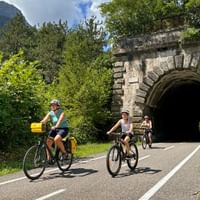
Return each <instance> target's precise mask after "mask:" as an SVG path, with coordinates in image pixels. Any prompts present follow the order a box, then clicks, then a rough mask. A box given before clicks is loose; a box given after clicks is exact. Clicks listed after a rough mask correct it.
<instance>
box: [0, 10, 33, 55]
mask: <svg viewBox="0 0 200 200" xmlns="http://www.w3.org/2000/svg"><path fill="white" fill-rule="evenodd" d="M35 32H36V28H35V27H31V26H30V25H29V24H28V23H27V21H26V20H25V18H24V16H23V15H22V14H20V13H19V14H17V15H16V16H15V17H14V18H12V19H11V20H10V21H9V22H8V23H7V24H6V25H5V26H4V27H3V28H1V29H0V49H1V51H3V52H4V57H5V58H9V56H10V55H14V54H16V53H18V52H19V50H20V49H23V50H24V52H25V57H26V58H28V59H29V58H31V52H30V49H31V48H34V45H35V44H34V41H35Z"/></svg>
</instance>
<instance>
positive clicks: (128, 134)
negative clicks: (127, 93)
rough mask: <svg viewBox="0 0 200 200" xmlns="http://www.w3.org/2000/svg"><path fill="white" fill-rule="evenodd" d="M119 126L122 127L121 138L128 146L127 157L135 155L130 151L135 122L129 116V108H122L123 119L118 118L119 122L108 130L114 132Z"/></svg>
mask: <svg viewBox="0 0 200 200" xmlns="http://www.w3.org/2000/svg"><path fill="white" fill-rule="evenodd" d="M119 127H121V132H122V136H121V139H122V142H123V143H124V145H125V147H126V152H127V157H132V156H133V155H132V153H131V151H130V146H129V141H130V139H131V138H132V136H133V123H132V121H131V118H130V117H129V111H128V110H122V112H121V119H120V120H118V122H117V123H116V124H115V125H114V126H113V127H112V128H111V129H110V130H109V131H108V132H107V134H110V133H112V132H113V131H115V130H116V129H117V128H119Z"/></svg>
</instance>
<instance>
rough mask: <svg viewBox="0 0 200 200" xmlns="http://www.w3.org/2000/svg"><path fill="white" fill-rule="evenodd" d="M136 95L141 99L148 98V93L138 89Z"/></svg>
mask: <svg viewBox="0 0 200 200" xmlns="http://www.w3.org/2000/svg"><path fill="white" fill-rule="evenodd" d="M136 95H137V96H140V97H146V95H147V93H146V92H145V91H143V90H140V89H137V90H136Z"/></svg>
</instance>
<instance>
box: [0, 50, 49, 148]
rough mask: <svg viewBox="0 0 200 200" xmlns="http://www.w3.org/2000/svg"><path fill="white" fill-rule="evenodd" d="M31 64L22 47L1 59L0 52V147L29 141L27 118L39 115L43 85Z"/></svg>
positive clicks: (33, 119) (30, 118)
mask: <svg viewBox="0 0 200 200" xmlns="http://www.w3.org/2000/svg"><path fill="white" fill-rule="evenodd" d="M35 64H36V63H34V62H33V63H29V62H26V61H25V60H24V56H23V53H22V51H21V52H19V53H18V54H16V55H13V56H12V57H11V58H9V59H8V60H5V61H2V56H1V62H0V91H1V94H0V110H1V115H0V136H1V138H3V139H2V140H0V148H1V149H11V148H12V147H13V146H16V145H25V144H27V143H28V142H30V141H31V139H32V137H31V134H30V122H31V121H35V120H38V119H41V113H43V104H44V103H43V102H45V93H44V91H45V90H44V89H45V88H44V87H45V86H44V83H43V81H42V78H41V75H40V74H39V73H38V72H37V71H36V69H35Z"/></svg>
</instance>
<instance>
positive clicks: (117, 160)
mask: <svg viewBox="0 0 200 200" xmlns="http://www.w3.org/2000/svg"><path fill="white" fill-rule="evenodd" d="M106 164H107V169H108V172H109V173H110V174H111V175H112V176H116V175H117V174H118V172H119V170H120V168H121V155H120V150H119V148H118V146H112V147H111V148H110V150H109V152H108V154H107V159H106Z"/></svg>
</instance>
